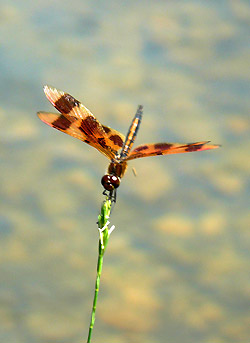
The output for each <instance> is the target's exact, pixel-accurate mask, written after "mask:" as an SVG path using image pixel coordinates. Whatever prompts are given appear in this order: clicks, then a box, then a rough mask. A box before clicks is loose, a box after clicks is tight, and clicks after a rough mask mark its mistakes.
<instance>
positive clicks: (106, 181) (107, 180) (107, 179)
mask: <svg viewBox="0 0 250 343" xmlns="http://www.w3.org/2000/svg"><path fill="white" fill-rule="evenodd" d="M101 183H102V185H103V187H104V188H105V189H106V190H107V191H112V190H113V189H115V188H117V187H119V185H120V178H119V177H118V176H115V175H109V174H106V175H104V176H103V177H102V180H101Z"/></svg>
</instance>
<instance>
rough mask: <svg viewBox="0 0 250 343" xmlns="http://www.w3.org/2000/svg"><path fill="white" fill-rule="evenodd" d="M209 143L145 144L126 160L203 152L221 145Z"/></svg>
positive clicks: (132, 152)
mask: <svg viewBox="0 0 250 343" xmlns="http://www.w3.org/2000/svg"><path fill="white" fill-rule="evenodd" d="M208 143H209V141H205V142H196V143H188V144H180V143H153V144H143V145H139V146H138V147H136V148H135V149H134V150H132V151H131V153H130V154H129V156H128V157H127V158H126V159H125V160H126V161H129V160H134V159H135V158H141V157H148V156H159V155H168V154H180V153H185V152H192V151H203V150H210V149H216V148H218V147H219V145H212V144H208Z"/></svg>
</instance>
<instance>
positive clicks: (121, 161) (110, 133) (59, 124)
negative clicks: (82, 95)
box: [37, 85, 219, 202]
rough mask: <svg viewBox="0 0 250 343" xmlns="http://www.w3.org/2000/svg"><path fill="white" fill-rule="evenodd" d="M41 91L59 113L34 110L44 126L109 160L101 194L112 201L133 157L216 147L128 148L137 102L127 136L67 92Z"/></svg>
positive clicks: (154, 145)
mask: <svg viewBox="0 0 250 343" xmlns="http://www.w3.org/2000/svg"><path fill="white" fill-rule="evenodd" d="M44 93H45V95H46V97H47V99H48V100H49V101H50V102H51V104H52V105H53V106H54V107H55V108H56V109H57V110H58V111H59V113H50V112H38V113H37V115H38V117H39V118H40V119H41V120H42V121H43V122H44V123H45V124H47V125H49V126H51V127H53V128H55V129H57V130H59V131H62V132H65V133H67V134H68V135H70V136H73V137H75V138H77V139H79V140H81V141H83V142H85V143H87V144H89V145H91V146H92V147H94V148H96V149H97V150H98V151H100V152H101V153H102V154H103V155H105V156H106V157H107V158H108V159H109V160H110V162H109V166H108V169H107V172H106V173H105V175H104V176H103V177H102V179H101V184H102V185H103V187H104V194H105V195H107V196H108V197H109V199H111V200H113V201H114V202H115V201H116V190H117V188H118V187H119V185H120V182H121V178H122V177H123V176H124V174H125V172H126V170H127V166H128V161H130V160H134V159H136V158H142V157H149V156H161V155H169V154H179V153H186V152H193V151H204V150H211V149H216V148H218V147H219V145H212V144H208V143H210V141H202V142H195V143H184V144H182V143H167V142H163V143H151V144H142V145H139V146H137V147H136V148H134V149H132V147H133V144H134V140H135V138H136V135H137V133H138V130H139V126H140V123H141V120H142V114H143V106H142V105H139V106H138V108H137V111H136V114H135V116H134V118H133V120H132V122H131V125H130V127H129V130H128V133H127V136H126V137H125V136H124V135H123V134H121V133H120V132H118V131H116V130H114V129H112V128H110V127H108V126H105V125H102V124H101V123H100V122H99V121H98V120H97V119H96V118H95V116H94V115H93V114H92V113H91V112H90V111H89V110H88V109H87V108H86V107H85V106H84V105H82V104H81V103H80V101H78V100H76V99H75V98H74V97H73V96H71V95H70V94H68V93H65V92H62V91H60V90H58V89H56V88H53V87H50V86H47V85H46V86H44Z"/></svg>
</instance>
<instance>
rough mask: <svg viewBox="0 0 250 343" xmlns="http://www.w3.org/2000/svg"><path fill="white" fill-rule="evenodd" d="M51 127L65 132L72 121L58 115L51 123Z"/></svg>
mask: <svg viewBox="0 0 250 343" xmlns="http://www.w3.org/2000/svg"><path fill="white" fill-rule="evenodd" d="M51 124H52V126H53V127H54V128H56V129H61V130H62V131H66V130H67V129H68V128H69V127H70V125H71V124H72V121H71V120H69V119H67V118H66V117H64V115H60V116H59V117H58V118H57V119H56V120H55V121H53V122H52V123H51Z"/></svg>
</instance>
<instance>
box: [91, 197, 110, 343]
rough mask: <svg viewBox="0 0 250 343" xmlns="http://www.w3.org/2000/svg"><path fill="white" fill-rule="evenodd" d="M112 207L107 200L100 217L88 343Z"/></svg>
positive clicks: (93, 318) (92, 326)
mask: <svg viewBox="0 0 250 343" xmlns="http://www.w3.org/2000/svg"><path fill="white" fill-rule="evenodd" d="M111 206H112V202H111V200H109V199H108V198H107V199H106V201H104V203H103V205H102V208H101V214H100V215H99V216H98V228H99V232H100V237H99V249H98V261H97V274H96V281H95V294H94V300H93V306H92V313H91V319H90V325H89V334H88V340H87V343H91V336H92V332H93V328H94V323H95V312H96V303H97V298H98V293H99V287H100V278H101V273H102V266H103V256H104V252H105V250H106V247H107V244H108V240H109V231H108V223H107V222H108V219H109V216H110V211H111ZM103 228H105V229H104V230H101V231H100V229H103Z"/></svg>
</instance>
